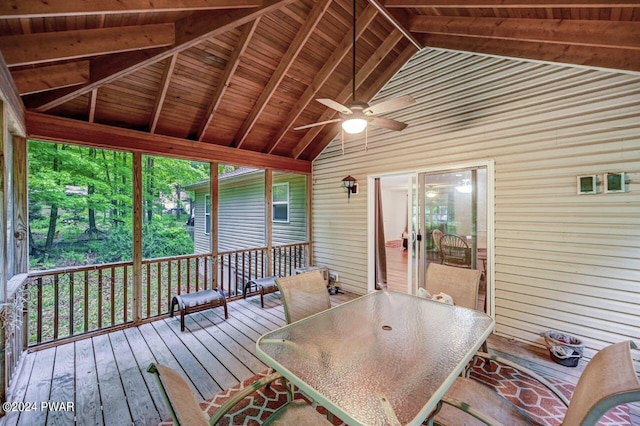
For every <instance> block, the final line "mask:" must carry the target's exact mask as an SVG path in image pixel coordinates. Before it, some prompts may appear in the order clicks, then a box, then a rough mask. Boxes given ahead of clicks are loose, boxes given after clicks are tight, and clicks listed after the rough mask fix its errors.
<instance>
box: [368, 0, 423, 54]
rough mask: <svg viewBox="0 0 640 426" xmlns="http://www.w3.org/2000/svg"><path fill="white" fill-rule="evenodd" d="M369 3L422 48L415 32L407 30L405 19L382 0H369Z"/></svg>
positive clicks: (414, 43) (416, 45)
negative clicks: (414, 34) (399, 17)
mask: <svg viewBox="0 0 640 426" xmlns="http://www.w3.org/2000/svg"><path fill="white" fill-rule="evenodd" d="M369 3H370V4H372V5H373V6H375V8H376V9H378V10H379V11H380V14H381V15H382V16H384V18H385V19H386V20H387V21H389V22H390V23H391V25H393V26H394V27H395V28H396V29H397V30H398V31H400V32H401V33H402V35H403V36H405V37H406V38H407V40H409V41H410V42H411V43H412V44H413V45H414V46H415V47H416V49H418V50H420V49H422V46H421V45H420V42H419V41H418V40H416V38H415V37H414V36H413V34H411V32H409V31H408V30H407V26H406V23H405V22H404V20H403V19H398V17H397V15H395V14H392V13H391V12H389V11H388V10H387V8H386V7H384V5H383V4H382V2H381V1H380V0H369Z"/></svg>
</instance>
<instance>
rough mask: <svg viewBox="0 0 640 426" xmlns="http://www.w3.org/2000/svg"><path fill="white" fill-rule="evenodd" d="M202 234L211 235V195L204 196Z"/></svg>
mask: <svg viewBox="0 0 640 426" xmlns="http://www.w3.org/2000/svg"><path fill="white" fill-rule="evenodd" d="M204 233H205V234H211V195H205V196H204Z"/></svg>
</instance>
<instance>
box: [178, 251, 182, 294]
mask: <svg viewBox="0 0 640 426" xmlns="http://www.w3.org/2000/svg"><path fill="white" fill-rule="evenodd" d="M178 294H182V259H180V260H178Z"/></svg>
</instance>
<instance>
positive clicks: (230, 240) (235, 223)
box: [184, 168, 307, 253]
mask: <svg viewBox="0 0 640 426" xmlns="http://www.w3.org/2000/svg"><path fill="white" fill-rule="evenodd" d="M209 187H210V185H209V180H208V179H207V180H205V181H201V182H197V183H194V184H192V185H188V186H186V187H185V188H184V190H185V191H193V192H194V194H195V196H194V200H195V202H194V209H193V212H194V213H193V215H194V216H193V217H194V224H193V226H194V250H195V253H209V252H211V241H210V232H211V230H210V221H209V218H210V214H211V210H210V209H211V197H210V192H209ZM265 194H266V190H265V171H264V170H260V169H251V168H239V169H236V170H234V171H231V172H228V173H225V174H222V175H220V177H219V202H218V232H219V234H218V251H220V252H226V251H234V250H242V249H250V248H258V247H265V246H266V245H267V240H266V220H267V219H266V217H267V216H266V211H265V205H266V203H265V196H266V195H265ZM272 194H273V195H272V196H273V212H272V221H271V227H272V245H274V246H277V245H284V244H292V243H300V242H306V241H307V177H306V175H302V174H295V173H281V172H274V173H273V185H272Z"/></svg>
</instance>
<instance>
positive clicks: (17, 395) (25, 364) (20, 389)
mask: <svg viewBox="0 0 640 426" xmlns="http://www.w3.org/2000/svg"><path fill="white" fill-rule="evenodd" d="M35 360H36V354H35V353H25V354H23V355H22V357H21V358H20V361H19V362H18V366H17V367H16V371H15V372H14V374H13V378H12V379H11V385H10V390H11V392H10V393H7V401H9V402H13V401H26V400H27V399H26V398H25V394H26V392H27V388H28V387H29V379H30V378H31V374H32V371H33V366H34V363H35ZM19 417H20V412H18V411H10V412H8V413H7V414H6V415H5V416H4V418H3V421H4V423H3V425H4V426H14V425H17V424H18V420H19Z"/></svg>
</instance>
